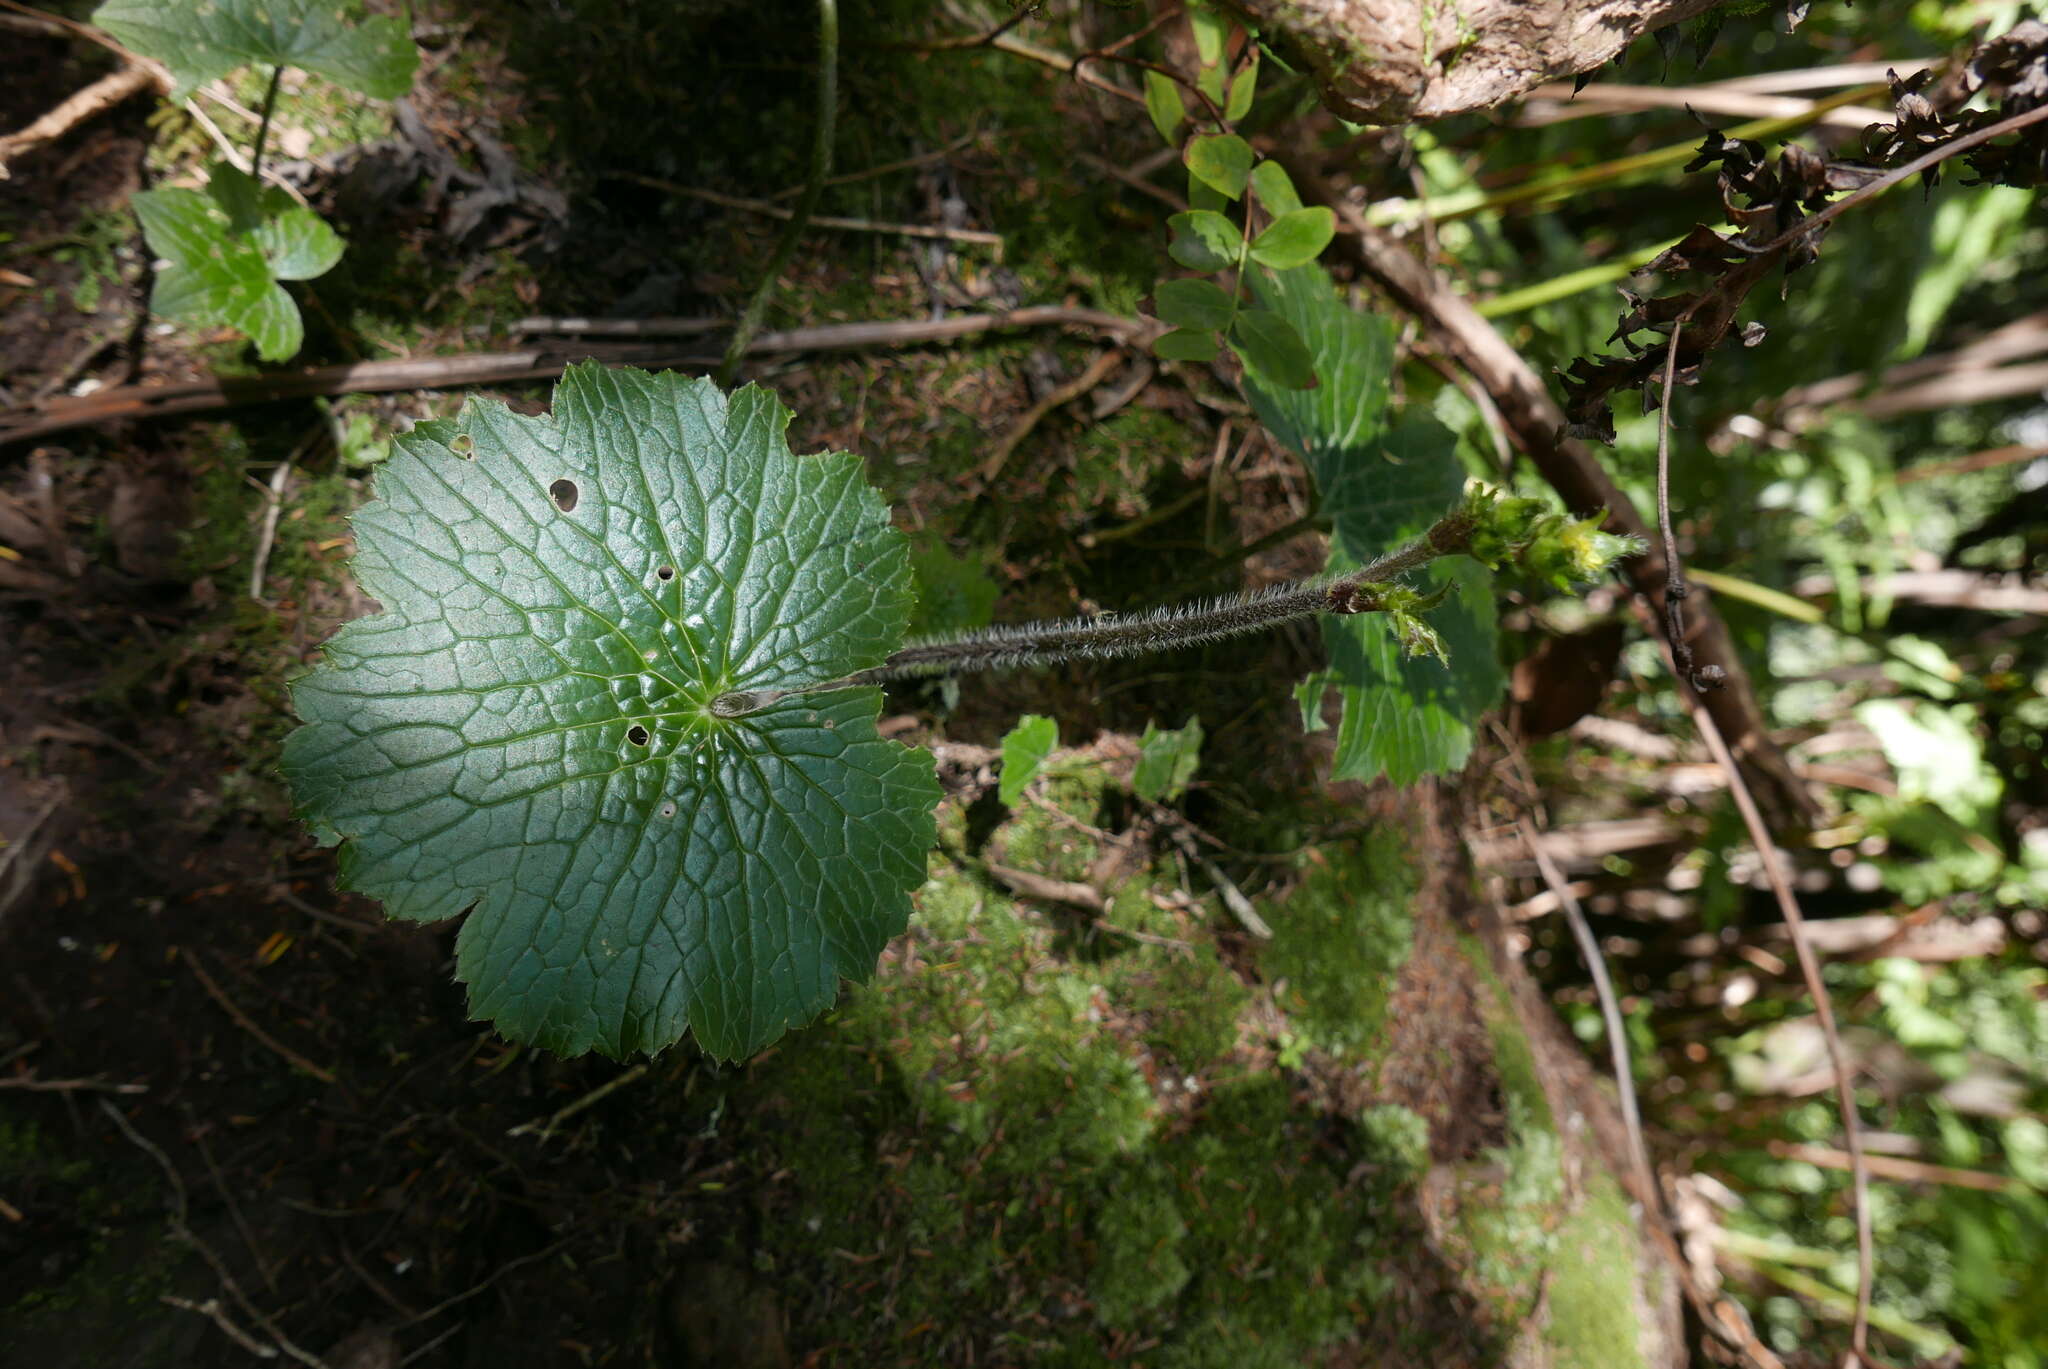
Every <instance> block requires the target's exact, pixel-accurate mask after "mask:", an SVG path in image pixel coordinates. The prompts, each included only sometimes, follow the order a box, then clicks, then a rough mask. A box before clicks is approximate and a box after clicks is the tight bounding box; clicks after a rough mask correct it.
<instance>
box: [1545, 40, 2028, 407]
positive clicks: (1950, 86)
mask: <svg viewBox="0 0 2048 1369" xmlns="http://www.w3.org/2000/svg"><path fill="white" fill-rule="evenodd" d="M1983 91H1989V92H1990V93H1991V94H1992V95H1993V97H1994V98H1993V100H1992V101H1991V102H1990V104H1989V105H1988V107H1987V108H1983V109H1970V110H1966V109H1964V108H1963V105H1964V104H1965V102H1967V101H1969V100H1971V99H1972V98H1973V97H1974V96H1976V95H1977V94H1978V93H1979V92H1983ZM1892 95H1893V103H1894V108H1895V110H1896V113H1897V120H1896V122H1894V123H1890V124H1878V125H1874V126H1872V127H1871V128H1870V129H1869V130H1868V131H1867V132H1866V134H1865V139H1864V144H1865V153H1866V157H1865V159H1864V160H1861V161H1845V160H1837V159H1832V158H1827V157H1822V156H1820V155H1818V154H1816V153H1814V152H1811V151H1808V150H1807V149H1805V148H1803V147H1800V146H1799V145H1798V144H1796V143H1794V144H1787V145H1786V146H1785V147H1783V148H1782V149H1780V150H1779V151H1778V152H1777V153H1776V154H1775V155H1773V154H1770V153H1767V152H1766V150H1765V148H1764V146H1763V145H1762V144H1761V143H1757V142H1752V141H1749V140H1746V139H1731V138H1727V137H1724V136H1723V135H1722V134H1721V133H1720V132H1719V131H1717V130H1715V131H1709V132H1708V134H1707V136H1706V138H1705V140H1704V141H1703V142H1702V143H1701V144H1700V151H1699V155H1698V156H1697V157H1695V158H1694V159H1693V160H1692V161H1691V162H1689V163H1688V164H1687V165H1686V170H1687V171H1698V170H1702V169H1704V168H1705V167H1708V166H1712V165H1716V164H1718V165H1719V167H1720V172H1719V179H1720V188H1721V203H1722V206H1723V208H1724V210H1725V212H1726V213H1727V216H1728V222H1729V223H1731V224H1733V225H1735V228H1736V232H1735V233H1734V234H1733V235H1732V236H1728V235H1724V234H1722V233H1719V232H1717V231H1715V230H1714V229H1712V228H1709V227H1707V226H1706V225H1705V224H1696V225H1694V227H1693V229H1692V231H1691V232H1690V233H1688V234H1686V236H1685V238H1684V239H1683V240H1682V241H1680V242H1679V243H1677V244H1676V245H1675V246H1673V247H1672V248H1671V249H1670V250H1668V251H1666V252H1664V253H1663V254H1662V255H1660V256H1659V257H1657V258H1656V259H1655V260H1654V261H1652V262H1651V263H1650V264H1649V265H1648V266H1646V267H1644V268H1643V274H1644V275H1648V276H1656V275H1670V274H1681V275H1688V276H1693V277H1697V278H1700V279H1702V280H1703V282H1704V283H1703V284H1701V285H1700V286H1699V287H1697V288H1695V289H1690V290H1683V291H1679V292H1677V293H1674V294H1668V295H1658V296H1645V295H1641V294H1638V293H1636V292H1635V291H1633V290H1630V289H1628V288H1626V287H1623V289H1622V292H1621V293H1622V298H1623V299H1624V300H1625V301H1626V304H1627V308H1626V309H1625V310H1624V311H1623V313H1622V315H1621V318H1620V321H1619V322H1618V323H1616V325H1615V329H1614V332H1613V333H1612V334H1610V335H1609V338H1608V340H1609V341H1610V342H1613V341H1618V342H1620V343H1621V345H1622V347H1623V349H1624V352H1623V354H1622V355H1620V356H1612V357H1598V358H1581V359H1579V360H1578V361H1575V362H1573V363H1572V365H1571V366H1570V367H1568V368H1567V369H1566V370H1565V371H1564V374H1563V380H1564V392H1565V412H1566V415H1567V418H1568V420H1569V426H1570V429H1571V432H1572V434H1573V435H1574V436H1577V437H1584V438H1590V439H1597V440H1599V441H1602V442H1612V441H1613V440H1614V416H1613V412H1612V409H1611V408H1610V403H1611V401H1612V398H1613V396H1614V395H1615V394H1616V393H1617V392H1618V391H1622V390H1626V389H1635V388H1641V389H1643V390H1644V391H1645V392H1646V398H1645V403H1644V409H1645V411H1647V410H1649V409H1651V408H1653V407H1655V399H1654V396H1653V395H1652V394H1650V393H1649V392H1651V391H1653V390H1654V388H1655V386H1656V384H1657V382H1658V380H1659V378H1660V377H1661V376H1662V374H1663V372H1664V369H1665V365H1666V353H1667V351H1669V352H1672V353H1673V354H1674V355H1675V368H1674V377H1675V380H1676V382H1677V383H1679V384H1684V385H1691V384H1694V383H1696V382H1697V380H1698V378H1699V368H1700V366H1701V365H1702V364H1703V363H1704V362H1705V360H1706V357H1707V354H1708V353H1709V352H1711V351H1713V350H1714V349H1715V348H1716V347H1719V346H1720V345H1721V344H1722V343H1724V342H1726V341H1727V340H1728V339H1729V338H1730V337H1734V338H1737V339H1738V340H1740V341H1741V342H1742V343H1743V345H1745V346H1754V345H1755V344H1756V343H1757V342H1759V341H1761V340H1762V338H1763V328H1762V325H1760V324H1757V323H1753V322H1752V323H1748V324H1738V322H1737V314H1738V312H1739V310H1740V309H1741V306H1742V302H1743V301H1744V300H1745V299H1746V298H1748V296H1749V292H1750V291H1751V290H1752V289H1754V288H1755V287H1756V285H1757V284H1758V283H1759V282H1761V281H1762V280H1764V279H1765V277H1767V276H1769V275H1770V273H1771V272H1772V270H1774V269H1776V268H1778V267H1780V266H1782V267H1783V269H1784V274H1785V276H1787V277H1789V276H1790V275H1791V274H1792V273H1793V272H1795V271H1798V270H1800V269H1801V268H1802V267H1805V266H1808V265H1811V264H1812V263H1813V261H1814V260H1815V259H1816V258H1818V256H1819V254H1820V242H1821V238H1822V236H1823V235H1824V234H1825V233H1826V231H1827V227H1828V223H1829V221H1830V220H1832V219H1833V217H1834V216H1835V215H1836V214H1837V213H1839V212H1840V211H1841V210H1842V209H1844V208H1847V207H1848V205H1847V202H1846V201H1837V200H1834V199H1833V197H1834V196H1835V195H1838V194H1841V193H1843V192H1850V193H1851V194H1852V195H1855V194H1856V193H1857V192H1864V193H1869V192H1874V191H1876V190H1877V189H1879V188H1881V186H1880V182H1883V181H1888V180H1896V179H1899V178H1900V177H1901V174H1902V173H1903V174H1904V175H1906V176H1910V175H1911V174H1913V171H1914V169H1915V168H1918V174H1919V175H1920V177H1921V178H1922V180H1923V182H1924V183H1925V184H1926V185H1928V186H1930V187H1931V186H1932V185H1933V184H1934V183H1935V182H1936V181H1937V180H1938V179H1939V176H1940V171H1941V165H1942V162H1943V161H1944V160H1946V159H1947V158H1949V157H1950V156H1954V157H1956V158H1958V159H1959V160H1961V161H1962V162H1963V164H1964V165H1965V166H1966V167H1967V168H1968V169H1969V172H1970V174H1971V179H1970V180H1969V182H1968V183H1969V184H1986V183H1988V184H1995V185H2012V186H2032V185H2038V184H2040V183H2041V182H2042V180H2043V179H2044V178H2048V119H2044V118H2042V117H2041V116H2042V115H2043V113H2044V110H2048V24H2043V23H2041V22H2039V21H2035V20H2029V21H2028V22H2026V23H2023V24H2020V25H2018V26H2016V27H2014V28H2013V29H2012V30H2011V31H2010V32H2008V33H2006V34H2005V35H2004V36H2003V37H2000V38H1997V39H1994V40H1992V41H1990V42H1987V43H1985V44H1983V45H1982V46H1980V47H1979V48H1978V49H1977V50H1976V51H1975V52H1973V53H1972V54H1971V55H1970V56H1969V58H1968V59H1966V60H1965V61H1963V62H1961V63H1959V64H1957V65H1956V66H1955V68H1954V69H1953V70H1952V72H1951V73H1950V74H1949V75H1948V76H1946V77H1942V78H1939V79H1936V78H1935V75H1934V73H1933V72H1932V71H1931V70H1930V71H1925V72H1921V73H1919V74H1917V75H1915V76H1914V77H1912V78H1911V79H1910V80H1900V79H1899V78H1898V77H1896V76H1894V77H1893V79H1892ZM1674 329H1676V330H1678V331H1679V334H1680V336H1679V337H1678V339H1677V344H1676V346H1675V348H1669V347H1667V346H1666V345H1665V341H1664V340H1665V339H1668V338H1670V337H1671V335H1672V333H1673V331H1674ZM1645 333H1647V334H1650V335H1651V336H1652V338H1653V339H1654V340H1652V341H1650V342H1647V343H1639V342H1637V341H1636V336H1637V335H1638V334H1645Z"/></svg>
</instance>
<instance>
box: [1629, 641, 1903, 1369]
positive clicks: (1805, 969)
mask: <svg viewBox="0 0 2048 1369" xmlns="http://www.w3.org/2000/svg"><path fill="white" fill-rule="evenodd" d="M1637 608H1638V610H1639V611H1642V612H1644V613H1645V614H1647V610H1644V609H1643V608H1642V606H1641V604H1640V603H1638V605H1637ZM1662 645H1663V646H1664V649H1665V660H1666V663H1667V664H1668V665H1669V666H1670V667H1671V671H1672V674H1673V675H1674V676H1677V678H1678V679H1679V681H1680V684H1679V688H1678V693H1679V697H1680V698H1681V699H1682V700H1683V701H1684V703H1685V706H1686V708H1687V710H1688V711H1690V712H1691V714H1692V720H1693V726H1694V727H1695V728H1697V729H1698V731H1699V734H1700V739H1701V740H1702V741H1704V742H1705V743H1706V744H1707V749H1708V750H1709V751H1710V752H1712V753H1713V757H1714V760H1715V762H1716V763H1717V764H1718V765H1719V766H1720V767H1721V769H1722V771H1723V772H1724V773H1725V774H1726V775H1727V776H1728V792H1729V793H1730V794H1731V795H1733V796H1734V799H1735V807H1736V811H1737V812H1739V813H1740V814H1741V815H1742V825H1743V827H1744V828H1745V829H1746V830H1747V831H1748V833H1749V840H1750V843H1751V844H1752V845H1754V846H1755V847H1756V854H1757V860H1758V861H1759V862H1760V863H1761V864H1762V866H1763V872H1764V877H1765V878H1766V879H1767V880H1768V881H1769V882H1770V886H1771V893H1772V894H1773V896H1775V897H1776V899H1777V901H1778V911H1779V912H1780V914H1782V915H1783V917H1784V919H1785V932H1786V935H1787V936H1788V937H1790V938H1791V941H1792V950H1793V953H1794V955H1795V956H1796V957H1797V959H1798V961H1799V974H1800V977H1801V978H1802V979H1803V980H1804V981H1805V983H1806V991H1807V993H1808V994H1809V995H1810V996H1811V997H1812V999H1813V1011H1814V1019H1815V1021H1816V1023H1817V1024H1818V1025H1819V1027H1820V1034H1821V1039H1822V1041H1823V1042H1825V1043H1826V1046H1827V1055H1828V1068H1829V1070H1830V1072H1831V1073H1832V1074H1833V1076H1834V1083H1835V1101H1836V1103H1837V1105H1838V1108H1839V1110H1840V1113H1841V1117H1842V1138H1843V1142H1844V1145H1845V1148H1846V1149H1847V1151H1848V1153H1849V1163H1850V1186H1851V1189H1852V1191H1853V1194H1854V1201H1855V1206H1856V1315H1855V1320H1854V1321H1853V1323H1852V1324H1851V1328H1850V1333H1849V1345H1850V1348H1851V1349H1852V1350H1853V1351H1854V1352H1855V1354H1856V1357H1857V1359H1858V1360H1859V1361H1860V1360H1864V1359H1865V1357H1866V1354H1867V1350H1866V1347H1867V1343H1868V1341H1869V1338H1870V1292H1871V1283H1872V1281H1873V1279H1874V1278H1875V1277H1876V1263H1877V1257H1876V1247H1875V1239H1874V1237H1873V1235H1872V1232H1871V1217H1870V1170H1869V1167H1868V1165H1866V1164H1865V1162H1864V1155H1863V1124H1862V1121H1861V1119H1860V1118H1859V1117H1858V1116H1857V1114H1856V1089H1855V1079H1854V1076H1853V1075H1852V1074H1851V1073H1850V1069H1849V1058H1848V1054H1847V1053H1846V1052H1845V1051H1844V1050H1843V1049H1842V1036H1841V1033H1840V1032H1839V1031H1838V1030H1837V1029H1836V1027H1835V1008H1834V1002H1833V1000H1832V999H1831V998H1830V997H1829V996H1828V986H1827V983H1826V981H1825V980H1823V979H1822V978H1821V972H1820V961H1819V959H1818V958H1817V957H1816V956H1815V955H1814V952H1813V944H1812V942H1811V941H1810V940H1809V939H1808V937H1807V935H1806V919H1805V917H1804V916H1802V915H1801V913H1800V911H1799V899H1798V897H1797V896H1796V895H1795V894H1794V893H1793V892H1792V883H1791V880H1790V879H1789V878H1788V877H1787V876H1786V873H1785V867H1784V863H1783V861H1782V860H1781V859H1780V855H1779V851H1778V847H1777V843H1776V842H1774V841H1773V840H1772V839H1771V832H1770V828H1769V827H1768V826H1766V825H1765V823H1764V818H1763V814H1762V813H1761V812H1759V811H1758V809H1757V806H1756V799H1755V798H1754V797H1753V796H1752V795H1751V794H1750V792H1749V785H1748V784H1747V783H1746V782H1745V781H1744V780H1743V778H1742V771H1741V770H1740V769H1739V768H1738V767H1737V766H1736V764H1735V757H1734V755H1733V754H1732V753H1731V752H1730V751H1729V749H1728V743H1727V741H1726V740H1724V739H1723V738H1722V736H1721V729H1720V728H1719V727H1717V726H1715V724H1714V716H1713V714H1712V713H1711V712H1709V711H1708V709H1707V707H1706V705H1705V703H1704V701H1703V700H1702V699H1701V697H1700V696H1699V695H1698V694H1697V693H1695V692H1694V691H1693V690H1692V689H1691V688H1690V686H1689V685H1688V684H1687V683H1686V682H1685V677H1684V676H1683V675H1681V674H1679V667H1678V661H1677V659H1676V658H1675V657H1673V656H1672V655H1671V654H1670V643H1669V642H1665V643H1663V644H1662Z"/></svg>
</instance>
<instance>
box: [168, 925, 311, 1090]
mask: <svg viewBox="0 0 2048 1369" xmlns="http://www.w3.org/2000/svg"><path fill="white" fill-rule="evenodd" d="M184 959H185V964H186V966H187V967H189V968H190V969H191V971H192V974H193V977H194V978H196V979H197V980H198V981H199V987H200V988H202V989H204V990H206V996H207V997H209V998H211V999H212V1000H213V1001H214V1002H216V1003H218V1004H220V1007H221V1011H222V1012H224V1013H226V1014H227V1015H228V1016H229V1017H232V1018H233V1019H235V1025H236V1026H238V1027H240V1028H241V1029H242V1030H243V1031H245V1032H247V1033H249V1035H251V1036H253V1037H255V1038H256V1040H257V1041H258V1042H260V1043H261V1044H262V1045H263V1046H264V1047H265V1048H266V1049H268V1050H269V1051H270V1053H271V1054H273V1055H275V1056H277V1057H278V1058H279V1059H281V1060H283V1061H284V1062H285V1063H286V1064H288V1065H290V1066H292V1067H293V1068H294V1069H298V1070H303V1071H304V1072H305V1073H307V1074H310V1075H312V1076H313V1077H314V1078H315V1079H318V1080H319V1081H320V1082H321V1083H323V1084H332V1083H334V1082H335V1079H334V1071H332V1070H329V1069H323V1068H322V1067H321V1066H319V1065H316V1064H314V1063H313V1062H312V1061H311V1060H308V1059H307V1058H306V1057H305V1056H303V1055H300V1054H299V1053H298V1052H297V1051H295V1050H293V1049H292V1048H291V1047H290V1046H287V1045H285V1044H284V1043H283V1042H281V1041H279V1040H278V1039H277V1038H276V1037H274V1036H272V1035H271V1034H270V1033H269V1032H267V1031H265V1030H263V1028H261V1027H259V1026H257V1025H256V1023H255V1022H254V1021H253V1020H252V1019H251V1018H250V1016H249V1014H247V1013H245V1012H243V1011H242V1010H241V1009H240V1008H239V1007H237V1006H236V1005H235V1001H234V1000H233V999H232V998H229V997H228V996H227V993H226V991H225V990H223V989H222V988H221V986H220V985H218V984H216V983H214V980H213V976H212V975H210V974H208V973H207V972H206V967H205V966H204V965H201V964H200V963H199V957H198V956H196V955H193V954H192V953H191V952H189V951H188V952H186V954H185V957H184Z"/></svg>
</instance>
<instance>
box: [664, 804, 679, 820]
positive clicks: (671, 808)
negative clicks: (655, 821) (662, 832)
mask: <svg viewBox="0 0 2048 1369" xmlns="http://www.w3.org/2000/svg"><path fill="white" fill-rule="evenodd" d="M661 815H662V816H663V817H665V818H672V817H674V816H675V815H676V806H675V804H674V803H664V804H663V805H662V806H661Z"/></svg>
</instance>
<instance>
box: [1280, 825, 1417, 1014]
mask: <svg viewBox="0 0 2048 1369" xmlns="http://www.w3.org/2000/svg"><path fill="white" fill-rule="evenodd" d="M1415 887H1416V882H1415V871H1414V868H1413V866H1412V864H1411V862H1410V861H1409V859H1408V857H1407V855H1406V853H1405V852H1404V851H1403V849H1402V844H1401V838H1400V836H1399V835H1398V834H1397V833H1394V832H1390V831H1375V832H1373V833H1372V834H1371V835H1369V836H1368V837H1367V838H1366V839H1365V840H1364V841H1362V842H1358V843H1355V844H1351V845H1333V846H1326V847H1319V848H1317V849H1316V850H1315V851H1314V852H1312V853H1311V856H1310V859H1309V861H1308V864H1307V868H1306V870H1305V873H1304V875H1303V878H1302V881H1301V883H1300V884H1299V885H1297V886H1296V887H1295V888H1294V889H1293V890H1292V891H1290V892H1289V893H1288V895H1287V896H1286V897H1285V898H1281V899H1274V900H1270V901H1269V902H1268V904H1267V906H1266V907H1265V908H1264V910H1263V911H1264V916H1265V918H1266V920H1267V922H1268V923H1270V924H1271V926H1272V928H1273V940H1272V941H1271V942H1270V943H1268V944H1267V945H1265V946H1263V947H1261V948H1260V951H1259V969H1260V971H1261V972H1262V973H1263V974H1264V975H1265V976H1266V978H1267V980H1268V982H1269V983H1271V984H1273V985H1274V986H1275V992H1274V1001H1275V1003H1276V1004H1277V1005H1278V1006H1279V1007H1280V1008H1281V1009H1282V1010H1283V1011H1284V1012H1286V1014H1287V1016H1288V1020H1289V1022H1290V1024H1291V1026H1292V1028H1293V1030H1294V1031H1295V1032H1296V1033H1297V1034H1299V1035H1300V1036H1301V1037H1303V1038H1305V1039H1306V1040H1308V1041H1309V1042H1311V1043H1313V1044H1314V1045H1316V1046H1319V1047H1321V1048H1322V1049H1324V1050H1327V1051H1330V1052H1332V1053H1343V1052H1346V1051H1356V1050H1359V1049H1361V1048H1363V1047H1365V1046H1367V1045H1369V1044H1370V1043H1371V1042H1373V1041H1376V1040H1378V1039H1379V1036H1380V1026H1381V1024H1382V1023H1383V1022H1384V1021H1385V1018H1386V1009H1387V993H1388V990H1389V989H1390V988H1391V987H1392V985H1393V982H1394V979H1395V977H1396V976H1397V975H1399V974H1400V972H1401V967H1402V966H1403V965H1404V964H1406V963H1407V961H1408V951H1409V947H1410V944H1411V942H1412V940H1413V937H1414V922H1413V920H1412V919H1411V918H1410V916H1409V914H1408V905H1409V902H1410V900H1412V899H1413V898H1414V896H1415Z"/></svg>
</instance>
